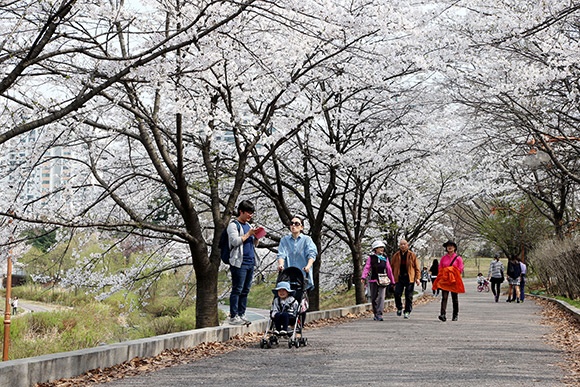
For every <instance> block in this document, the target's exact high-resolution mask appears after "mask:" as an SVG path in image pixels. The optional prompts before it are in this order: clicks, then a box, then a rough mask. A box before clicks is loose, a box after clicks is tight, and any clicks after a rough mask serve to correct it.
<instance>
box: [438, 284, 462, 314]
mask: <svg viewBox="0 0 580 387" xmlns="http://www.w3.org/2000/svg"><path fill="white" fill-rule="evenodd" d="M449 293H451V303H452V304H453V317H457V315H458V314H459V298H458V297H457V293H453V292H449V290H443V289H441V314H442V315H445V313H446V311H447V299H448V298H449Z"/></svg>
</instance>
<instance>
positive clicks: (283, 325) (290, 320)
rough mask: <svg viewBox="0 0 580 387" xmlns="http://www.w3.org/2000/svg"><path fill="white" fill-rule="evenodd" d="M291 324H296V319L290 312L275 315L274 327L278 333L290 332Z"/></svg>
mask: <svg viewBox="0 0 580 387" xmlns="http://www.w3.org/2000/svg"><path fill="white" fill-rule="evenodd" d="M289 324H296V317H294V316H292V315H290V314H289V313H288V312H279V313H276V314H275V315H274V325H276V330H277V331H288V325H289Z"/></svg>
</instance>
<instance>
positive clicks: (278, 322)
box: [260, 267, 308, 348]
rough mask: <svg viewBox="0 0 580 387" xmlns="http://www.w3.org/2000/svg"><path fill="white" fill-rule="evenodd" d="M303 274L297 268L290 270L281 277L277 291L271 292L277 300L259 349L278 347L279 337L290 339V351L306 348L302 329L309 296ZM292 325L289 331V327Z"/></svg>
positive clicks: (277, 283)
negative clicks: (293, 348)
mask: <svg viewBox="0 0 580 387" xmlns="http://www.w3.org/2000/svg"><path fill="white" fill-rule="evenodd" d="M304 285H305V282H304V275H303V274H302V271H301V270H300V269H299V268H297V267H288V268H286V269H284V270H283V271H281V272H280V273H279V274H278V279H277V281H276V288H275V289H273V290H272V292H273V293H274V300H273V301H272V307H271V309H270V313H269V316H268V323H267V325H266V331H265V332H264V336H263V337H262V340H261V341H260V348H264V347H267V348H271V347H272V345H277V344H278V342H279V339H280V337H285V336H288V348H292V347H293V346H295V347H296V348H298V347H299V346H305V345H306V344H307V339H306V338H305V337H303V336H302V328H303V326H304V319H305V318H306V311H307V310H308V297H307V295H306V292H305V286H304ZM291 325H292V326H293V327H292V329H291V330H290V331H289V330H288V328H289V327H290V326H291Z"/></svg>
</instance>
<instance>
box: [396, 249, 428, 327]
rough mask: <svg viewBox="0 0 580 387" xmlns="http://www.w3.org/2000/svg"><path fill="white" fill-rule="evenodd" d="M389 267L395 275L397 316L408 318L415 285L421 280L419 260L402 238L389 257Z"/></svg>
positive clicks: (411, 307)
mask: <svg viewBox="0 0 580 387" xmlns="http://www.w3.org/2000/svg"><path fill="white" fill-rule="evenodd" d="M391 268H392V269H393V277H395V305H396V307H397V316H400V315H401V314H404V316H405V318H409V317H410V315H411V311H412V310H413V292H414V290H415V285H419V283H420V280H421V269H419V261H418V260H417V256H416V255H415V253H414V252H412V251H411V250H409V243H408V242H407V241H406V240H404V239H402V240H401V241H400V242H399V250H398V251H397V252H396V253H395V254H393V257H392V258H391ZM403 293H405V309H404V310H403V303H402V300H401V298H402V295H403Z"/></svg>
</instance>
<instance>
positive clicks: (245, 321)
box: [240, 313, 250, 324]
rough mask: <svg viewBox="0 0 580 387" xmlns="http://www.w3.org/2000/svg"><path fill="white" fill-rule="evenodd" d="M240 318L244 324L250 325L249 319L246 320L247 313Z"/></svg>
mask: <svg viewBox="0 0 580 387" xmlns="http://www.w3.org/2000/svg"><path fill="white" fill-rule="evenodd" d="M240 318H241V319H242V321H243V322H244V323H246V324H248V323H250V320H248V319H247V318H246V314H245V313H244V314H243V315H241V316H240Z"/></svg>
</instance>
